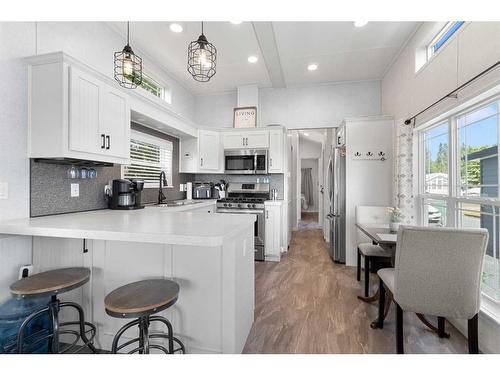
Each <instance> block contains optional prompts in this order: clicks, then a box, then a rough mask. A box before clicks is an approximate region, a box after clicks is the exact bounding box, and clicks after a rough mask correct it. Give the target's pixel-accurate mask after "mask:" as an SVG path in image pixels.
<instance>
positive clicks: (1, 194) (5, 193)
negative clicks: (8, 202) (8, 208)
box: [0, 182, 9, 199]
mask: <svg viewBox="0 0 500 375" xmlns="http://www.w3.org/2000/svg"><path fill="white" fill-rule="evenodd" d="M7 198H9V184H8V183H7V182H0V199H7Z"/></svg>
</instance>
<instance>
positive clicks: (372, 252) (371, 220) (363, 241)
mask: <svg viewBox="0 0 500 375" xmlns="http://www.w3.org/2000/svg"><path fill="white" fill-rule="evenodd" d="M356 223H357V224H369V225H373V226H377V225H380V226H384V225H388V224H389V214H388V212H387V207H380V206H356ZM391 256H392V253H391V252H390V251H388V250H386V249H384V248H382V247H381V246H379V245H375V244H373V243H371V242H370V240H369V239H368V237H367V236H365V235H364V234H362V233H361V232H360V231H358V262H357V270H356V279H357V280H358V281H360V280H361V257H363V258H364V261H365V264H364V269H365V287H364V292H365V297H368V293H369V290H370V263H371V261H373V260H380V259H383V258H384V259H387V260H389V259H390V258H391Z"/></svg>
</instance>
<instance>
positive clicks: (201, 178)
mask: <svg viewBox="0 0 500 375" xmlns="http://www.w3.org/2000/svg"><path fill="white" fill-rule="evenodd" d="M194 178H195V179H194V181H197V182H219V181H220V180H225V181H226V182H229V183H231V182H257V179H259V180H260V182H263V181H262V180H263V179H264V178H269V184H270V187H271V189H272V188H276V189H278V198H279V199H283V189H284V179H283V178H284V175H283V174H268V175H258V176H256V175H244V174H242V175H239V174H195V175H194Z"/></svg>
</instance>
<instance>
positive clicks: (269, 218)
mask: <svg viewBox="0 0 500 375" xmlns="http://www.w3.org/2000/svg"><path fill="white" fill-rule="evenodd" d="M280 212H281V210H280V207H279V206H266V233H265V240H264V242H265V256H266V260H275V261H279V260H280V254H281V249H280V220H281V215H280Z"/></svg>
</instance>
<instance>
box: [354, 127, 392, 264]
mask: <svg viewBox="0 0 500 375" xmlns="http://www.w3.org/2000/svg"><path fill="white" fill-rule="evenodd" d="M393 124H394V122H393V120H392V119H390V118H389V119H387V118H381V119H371V120H368V119H365V120H352V121H348V122H347V123H346V219H345V220H346V265H347V266H355V265H356V256H357V231H358V229H357V228H356V206H390V205H391V201H392V160H393V159H392V127H393ZM380 149H381V150H386V152H387V160H385V161H381V160H355V159H353V157H352V155H353V154H354V153H355V152H356V151H361V152H363V153H366V152H367V151H370V150H380Z"/></svg>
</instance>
